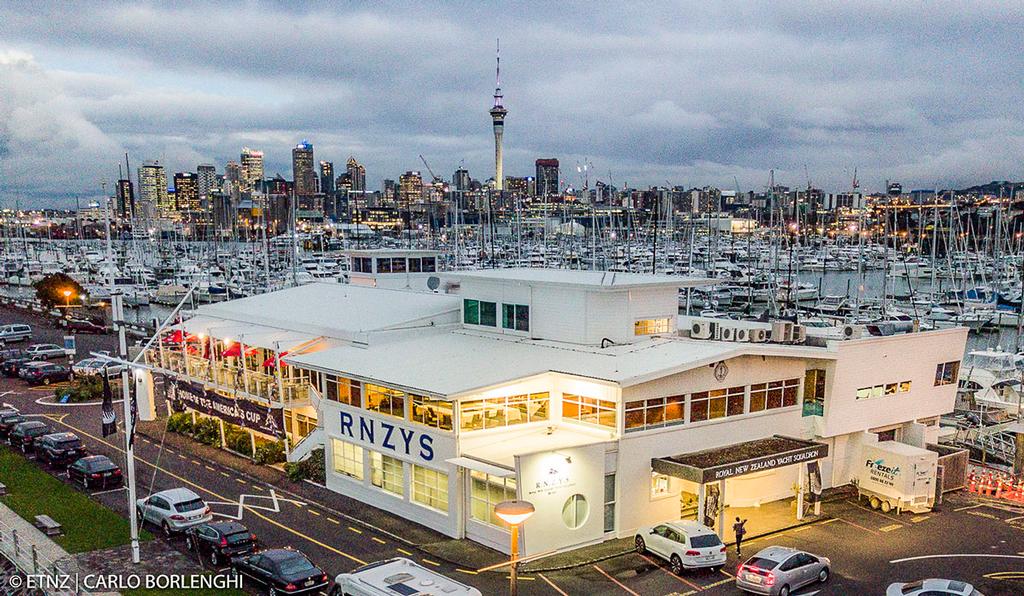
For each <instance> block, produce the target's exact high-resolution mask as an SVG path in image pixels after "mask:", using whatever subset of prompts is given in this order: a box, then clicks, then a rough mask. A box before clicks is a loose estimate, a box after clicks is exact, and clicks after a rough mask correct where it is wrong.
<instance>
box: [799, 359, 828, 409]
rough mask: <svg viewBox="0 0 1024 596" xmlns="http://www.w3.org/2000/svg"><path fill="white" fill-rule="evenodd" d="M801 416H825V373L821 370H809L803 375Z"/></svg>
mask: <svg viewBox="0 0 1024 596" xmlns="http://www.w3.org/2000/svg"><path fill="white" fill-rule="evenodd" d="M803 415H804V416H824V415H825V371H824V370H822V369H810V370H808V371H807V374H806V375H804V409H803Z"/></svg>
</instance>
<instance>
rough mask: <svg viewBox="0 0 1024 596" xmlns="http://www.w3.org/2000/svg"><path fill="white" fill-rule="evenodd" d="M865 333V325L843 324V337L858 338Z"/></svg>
mask: <svg viewBox="0 0 1024 596" xmlns="http://www.w3.org/2000/svg"><path fill="white" fill-rule="evenodd" d="M863 335H864V326H863V325H843V339H858V338H860V337H862V336H863Z"/></svg>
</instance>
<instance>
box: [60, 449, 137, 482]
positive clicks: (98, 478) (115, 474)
mask: <svg viewBox="0 0 1024 596" xmlns="http://www.w3.org/2000/svg"><path fill="white" fill-rule="evenodd" d="M68 479H70V480H71V481H72V482H81V483H82V486H84V487H85V488H87V489H88V488H92V487H95V486H99V487H100V488H106V487H108V486H121V485H122V484H124V479H123V478H122V477H121V468H120V467H118V465H117V464H115V463H114V462H112V461H110V458H109V457H107V456H106V455H87V456H85V457H82V458H79V459H78V460H77V461H76V462H75V463H73V464H71V465H70V466H68Z"/></svg>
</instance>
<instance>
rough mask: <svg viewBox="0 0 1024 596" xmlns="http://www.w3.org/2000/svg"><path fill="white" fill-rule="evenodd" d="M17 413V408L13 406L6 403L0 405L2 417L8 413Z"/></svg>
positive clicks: (0, 416) (0, 415)
mask: <svg viewBox="0 0 1024 596" xmlns="http://www.w3.org/2000/svg"><path fill="white" fill-rule="evenodd" d="M17 413H18V408H15V407H14V406H8V405H4V406H0V418H2V417H4V416H8V415H10V414H17Z"/></svg>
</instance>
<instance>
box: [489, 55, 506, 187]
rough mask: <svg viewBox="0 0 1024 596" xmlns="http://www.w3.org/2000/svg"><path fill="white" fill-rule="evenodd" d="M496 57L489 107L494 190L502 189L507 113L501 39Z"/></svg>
mask: <svg viewBox="0 0 1024 596" xmlns="http://www.w3.org/2000/svg"><path fill="white" fill-rule="evenodd" d="M497 59H498V62H497V68H496V70H495V77H494V80H495V86H494V107H493V108H491V121H492V122H493V123H494V190H503V189H504V188H505V175H504V173H503V172H502V164H501V136H502V134H503V133H504V132H505V114H508V110H506V109H505V106H503V105H501V99H502V95H501V40H498V45H497Z"/></svg>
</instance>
